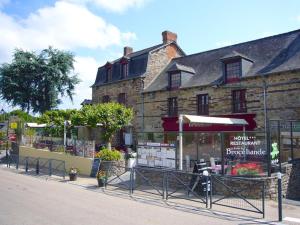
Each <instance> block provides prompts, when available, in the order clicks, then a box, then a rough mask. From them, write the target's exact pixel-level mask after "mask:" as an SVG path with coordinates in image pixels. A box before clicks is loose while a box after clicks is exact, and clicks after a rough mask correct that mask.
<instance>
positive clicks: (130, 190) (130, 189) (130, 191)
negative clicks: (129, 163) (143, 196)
mask: <svg viewBox="0 0 300 225" xmlns="http://www.w3.org/2000/svg"><path fill="white" fill-rule="evenodd" d="M132 170H133V167H132V168H130V178H129V195H130V196H131V194H132Z"/></svg>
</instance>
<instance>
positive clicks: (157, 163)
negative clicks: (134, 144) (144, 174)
mask: <svg viewBox="0 0 300 225" xmlns="http://www.w3.org/2000/svg"><path fill="white" fill-rule="evenodd" d="M137 153H138V159H137V164H138V165H141V166H149V167H168V168H174V169H175V167H176V163H175V162H176V161H175V157H176V148H175V145H174V144H161V143H154V142H147V143H138V149H137Z"/></svg>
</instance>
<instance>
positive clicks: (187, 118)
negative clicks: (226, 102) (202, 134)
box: [182, 115, 248, 126]
mask: <svg viewBox="0 0 300 225" xmlns="http://www.w3.org/2000/svg"><path fill="white" fill-rule="evenodd" d="M182 117H183V121H184V122H185V123H190V124H193V123H197V124H200V123H203V124H223V125H240V126H246V125H248V122H247V121H246V120H244V119H235V118H225V117H212V116H195V115H182Z"/></svg>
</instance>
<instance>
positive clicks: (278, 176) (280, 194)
mask: <svg viewBox="0 0 300 225" xmlns="http://www.w3.org/2000/svg"><path fill="white" fill-rule="evenodd" d="M281 175H282V174H281V173H280V172H278V173H277V178H278V221H282V188H281Z"/></svg>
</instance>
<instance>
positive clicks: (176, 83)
mask: <svg viewBox="0 0 300 225" xmlns="http://www.w3.org/2000/svg"><path fill="white" fill-rule="evenodd" d="M180 85H181V74H180V72H176V73H170V74H169V87H170V89H176V88H179V87H180Z"/></svg>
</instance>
